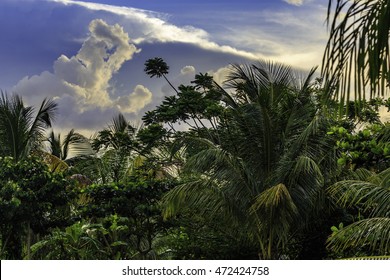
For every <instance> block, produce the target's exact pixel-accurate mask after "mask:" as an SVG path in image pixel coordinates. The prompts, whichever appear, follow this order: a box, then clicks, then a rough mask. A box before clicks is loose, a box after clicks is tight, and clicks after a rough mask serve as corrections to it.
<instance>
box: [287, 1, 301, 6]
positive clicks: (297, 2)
mask: <svg viewBox="0 0 390 280" xmlns="http://www.w3.org/2000/svg"><path fill="white" fill-rule="evenodd" d="M283 1H284V2H286V3H288V4H291V5H294V6H302V5H303V2H304V0H283Z"/></svg>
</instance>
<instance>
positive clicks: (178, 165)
mask: <svg viewBox="0 0 390 280" xmlns="http://www.w3.org/2000/svg"><path fill="white" fill-rule="evenodd" d="M333 2H336V5H335V8H336V12H335V13H334V16H335V17H334V19H333V21H331V19H330V18H329V22H330V25H331V26H330V27H331V34H330V39H329V42H328V45H327V47H326V51H325V56H324V65H323V69H322V70H323V71H322V73H323V74H324V79H320V78H317V79H314V75H315V70H316V69H315V68H313V69H312V70H310V71H309V72H308V73H306V74H302V73H300V72H296V71H295V70H294V69H292V68H291V67H289V66H286V65H283V64H280V63H273V62H267V61H258V62H254V63H250V64H244V65H240V64H233V65H231V68H230V73H229V74H228V76H227V77H226V80H225V83H224V84H222V85H219V84H217V83H216V82H215V81H214V80H213V77H212V76H210V75H209V74H207V73H199V74H196V75H195V77H194V80H193V81H191V84H190V85H179V86H178V87H177V88H176V87H175V86H174V85H173V84H172V83H171V82H170V81H169V79H168V74H169V66H168V64H167V63H166V62H165V61H164V60H163V59H162V58H159V57H155V58H152V59H149V60H147V61H146V62H145V68H144V71H145V72H146V74H147V75H149V76H150V77H151V78H152V77H157V78H160V77H163V78H164V79H165V81H166V82H167V83H168V84H169V85H170V86H171V88H172V95H169V96H165V97H164V99H163V100H162V102H161V104H159V105H158V106H157V107H156V108H155V109H153V110H151V111H148V112H146V113H145V114H144V116H143V118H142V120H143V124H142V125H140V126H135V125H133V124H131V123H130V122H129V121H128V120H127V119H126V117H125V116H124V115H122V114H121V113H119V114H118V115H116V116H114V117H113V119H112V122H111V123H110V124H109V125H107V126H105V127H102V129H101V130H99V131H97V132H96V133H95V135H94V136H93V137H92V138H91V139H87V138H86V137H84V136H82V135H81V134H79V133H77V132H76V131H74V130H71V131H70V132H69V133H68V134H66V136H65V137H64V138H61V135H60V134H55V133H54V132H53V131H50V132H49V131H47V130H48V129H50V127H51V124H52V121H53V119H54V116H55V113H56V108H57V105H56V103H55V102H53V101H51V100H46V99H45V100H44V101H43V102H42V104H41V106H40V107H39V108H38V109H37V110H35V108H33V107H31V106H25V104H24V103H23V100H22V98H21V97H19V96H18V95H12V96H8V95H7V94H6V93H2V95H1V97H0V258H2V259H3V258H4V259H258V258H260V259H338V258H359V257H371V258H375V256H381V257H388V258H389V257H390V256H389V255H390V245H389V240H390V234H389V233H390V222H389V219H390V216H389V213H390V209H389V205H390V185H389V182H390V161H389V159H390V144H389V143H390V141H389V140H390V127H389V123H382V122H381V120H380V115H379V110H380V109H381V108H385V107H387V108H388V109H389V108H390V98H389V99H387V100H386V99H383V98H370V99H368V100H366V99H365V98H356V99H355V101H351V100H349V95H350V93H351V91H353V89H352V88H353V87H352V86H351V84H350V77H352V76H351V75H352V74H354V75H356V76H355V77H353V78H356V79H357V80H356V83H355V85H356V88H355V89H354V90H355V92H356V93H357V97H362V94H364V92H365V91H364V87H365V86H367V87H369V88H370V89H371V92H372V93H374V94H376V93H378V92H380V93H384V92H385V90H386V87H387V86H388V85H386V83H388V80H389V71H388V70H389V69H388V64H386V63H387V62H388V58H389V47H388V35H389V34H388V30H389V25H388V22H389V21H388V18H389V17H388V15H389V5H388V3H389V1H332V0H330V1H329V3H330V4H332V3H333ZM348 4H351V5H348ZM333 7H334V5H329V13H328V16H330V15H331V14H332V13H331V12H332V8H333ZM345 9H347V10H346V13H345V17H341V15H342V14H343V12H344V11H345ZM361 12H362V13H364V14H363V16H362V17H357V18H356V17H355V15H356V14H360V13H361ZM351 20H352V23H351ZM339 23H341V24H339ZM357 42H358V43H357ZM355 43H357V44H355ZM353 58H356V59H357V60H358V61H354V60H353ZM354 63H355V64H354ZM356 63H357V64H356ZM351 79H352V78H351ZM322 81H324V83H322ZM339 93H341V95H338V94H339ZM359 94H360V96H359ZM335 97H336V98H335ZM337 97H340V98H337ZM389 110H390V109H389ZM34 112H36V113H34Z"/></svg>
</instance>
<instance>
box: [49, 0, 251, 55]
mask: <svg viewBox="0 0 390 280" xmlns="http://www.w3.org/2000/svg"><path fill="white" fill-rule="evenodd" d="M50 1H52V2H57V3H62V4H64V5H78V6H81V7H84V8H87V9H89V10H93V11H105V12H109V13H112V14H115V15H119V16H123V17H125V18H126V19H128V20H129V19H130V20H131V23H132V29H133V30H134V31H135V32H134V33H137V35H136V36H135V37H134V38H133V42H134V43H136V44H141V43H154V42H160V43H171V42H175V43H189V44H194V45H196V46H198V47H200V48H202V49H205V50H211V51H218V52H222V53H227V54H233V55H238V56H242V57H245V58H247V59H257V58H258V56H257V55H255V54H253V53H251V52H248V51H244V50H239V49H237V48H234V47H231V46H228V45H220V44H218V43H216V42H214V41H213V40H212V39H211V38H210V37H211V36H210V34H209V33H208V32H206V31H205V30H203V29H200V28H196V27H193V26H176V25H174V24H171V23H169V22H168V21H167V17H168V16H167V15H166V14H163V13H156V12H152V11H147V10H142V9H136V8H130V7H119V6H113V5H107V4H100V3H93V2H83V1H73V0H50Z"/></svg>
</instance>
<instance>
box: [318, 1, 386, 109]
mask: <svg viewBox="0 0 390 280" xmlns="http://www.w3.org/2000/svg"><path fill="white" fill-rule="evenodd" d="M333 2H336V4H335V5H333ZM389 18H390V1H389V0H337V1H333V0H329V6H328V17H327V20H328V24H329V26H330V37H329V40H328V43H327V45H326V49H325V53H324V57H323V67H322V73H323V76H324V78H325V81H327V82H328V85H329V86H330V87H331V88H334V87H336V88H337V90H336V97H338V98H339V99H340V100H341V101H342V103H344V102H345V101H348V100H349V99H350V94H351V93H353V92H354V93H355V96H354V97H355V99H359V100H362V99H364V98H365V97H367V96H365V93H366V91H367V88H368V89H369V96H370V97H373V96H380V95H382V96H383V95H384V94H385V93H386V92H388V87H389V84H390V47H389V42H390V37H389V35H390V21H389Z"/></svg>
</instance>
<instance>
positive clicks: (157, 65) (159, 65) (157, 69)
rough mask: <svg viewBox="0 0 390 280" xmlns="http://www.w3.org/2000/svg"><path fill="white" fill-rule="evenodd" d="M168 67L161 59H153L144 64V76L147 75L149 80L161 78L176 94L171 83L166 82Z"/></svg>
mask: <svg viewBox="0 0 390 280" xmlns="http://www.w3.org/2000/svg"><path fill="white" fill-rule="evenodd" d="M168 70H169V66H168V65H167V63H166V62H165V61H164V60H163V59H162V58H161V57H155V58H151V59H148V60H147V61H146V62H145V69H144V71H145V72H146V74H148V75H149V76H150V77H151V78H153V77H155V76H156V77H157V78H160V77H161V76H162V77H163V78H164V79H165V81H167V83H168V84H169V85H170V86H171V88H173V90H174V91H175V92H176V93H178V91H177V89H176V88H175V87H174V86H173V85H172V83H171V82H170V81H169V80H168V78H167V76H166V74H168Z"/></svg>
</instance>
